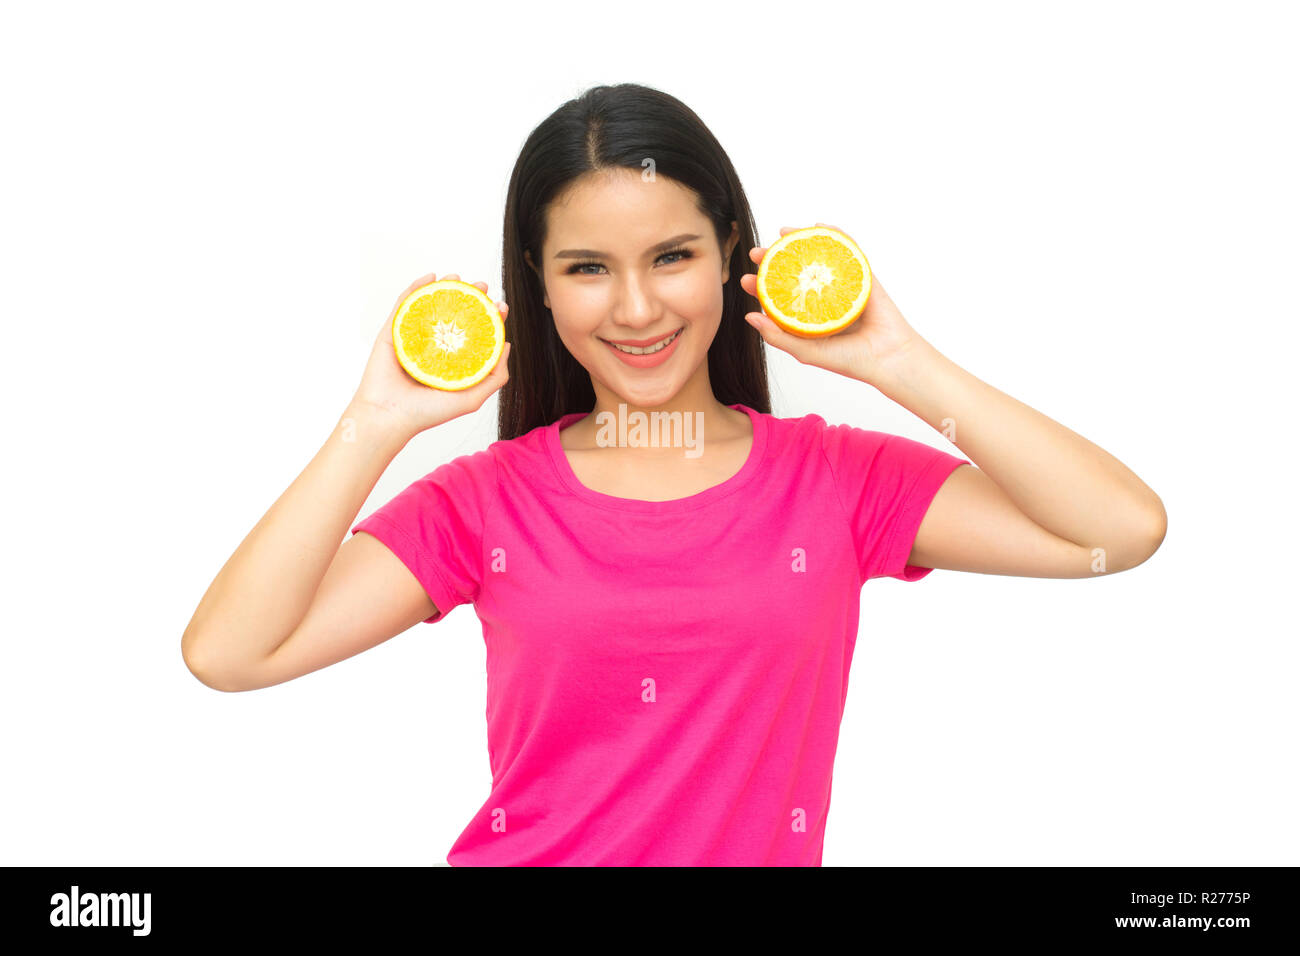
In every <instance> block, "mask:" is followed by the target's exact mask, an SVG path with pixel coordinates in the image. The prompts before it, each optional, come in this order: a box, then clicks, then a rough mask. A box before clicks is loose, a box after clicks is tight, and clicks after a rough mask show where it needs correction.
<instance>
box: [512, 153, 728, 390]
mask: <svg viewBox="0 0 1300 956" xmlns="http://www.w3.org/2000/svg"><path fill="white" fill-rule="evenodd" d="M738 239H739V232H738V230H737V229H736V225H735V223H732V234H731V237H730V239H729V240H728V242H727V244H726V247H725V250H720V249H719V248H718V240H717V237H716V235H715V233H714V230H713V225H712V223H711V222H710V221H709V219H708V217H707V216H705V215H704V214H703V213H701V212H700V211H699V209H698V208H697V207H696V204H695V196H694V194H693V193H692V192H691V191H690V190H689V189H687V188H686V187H684V186H682V185H681V184H679V183H677V182H675V181H673V180H671V179H668V178H667V177H665V176H656V177H655V178H654V179H653V180H649V181H647V180H643V179H642V178H641V174H640V173H639V172H637V171H636V170H631V169H617V170H612V171H605V172H600V173H593V174H590V175H588V176H585V177H583V178H582V179H580V180H579V181H578V182H577V183H575V184H574V185H573V186H572V187H571V188H570V189H569V190H568V191H567V192H566V193H565V194H564V195H563V196H561V197H560V199H559V200H558V201H557V202H555V203H553V204H552V205H551V207H550V209H549V210H548V214H547V230H546V240H545V243H544V244H543V247H542V256H541V261H540V263H534V262H533V261H532V259H531V257H529V264H530V265H532V266H533V267H534V269H537V268H538V266H540V270H539V275H540V276H541V278H542V285H543V289H544V290H545V292H544V301H545V303H546V306H547V308H549V309H550V310H551V314H552V315H553V316H554V317H555V327H556V330H557V332H558V333H559V336H560V339H561V341H563V342H564V344H565V346H566V347H567V348H568V350H569V351H570V352H571V353H572V354H573V357H574V358H575V359H577V360H578V362H579V363H580V364H581V365H582V366H583V368H585V369H586V370H587V371H588V372H590V373H591V378H592V385H593V387H594V388H595V390H596V394H597V406H598V407H609V406H610V405H616V404H617V403H618V402H620V401H622V402H626V403H627V404H629V405H633V406H636V407H639V408H655V407H659V406H662V405H664V404H666V403H667V402H669V401H670V400H671V399H673V398H674V396H677V395H678V394H679V393H681V392H682V391H683V389H685V390H686V394H687V396H689V398H690V400H691V401H694V402H702V401H704V400H705V399H706V397H707V400H708V401H712V400H713V399H712V391H711V389H710V388H709V386H708V361H707V359H708V351H709V345H710V343H712V341H713V336H714V333H715V332H717V330H718V324H719V323H720V322H721V320H722V287H723V284H724V283H725V282H726V281H727V278H728V274H729V273H728V269H727V262H728V261H729V260H730V257H731V252H732V250H733V249H734V248H735V244H736V241H737V240H738ZM724 251H725V255H724ZM664 341H669V344H668V347H667V348H666V349H664V350H663V351H661V352H659V353H657V354H643V355H629V354H626V353H620V352H619V351H618V350H617V349H615V347H614V346H613V345H612V344H610V343H612V342H619V343H624V344H628V345H629V346H641V345H644V346H652V345H656V344H660V343H662V342H664Z"/></svg>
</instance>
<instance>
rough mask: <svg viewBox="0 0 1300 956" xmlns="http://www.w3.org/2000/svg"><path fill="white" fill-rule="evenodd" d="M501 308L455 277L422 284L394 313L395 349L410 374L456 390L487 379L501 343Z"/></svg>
mask: <svg viewBox="0 0 1300 956" xmlns="http://www.w3.org/2000/svg"><path fill="white" fill-rule="evenodd" d="M505 341H506V330H505V324H504V323H503V322H502V321H501V312H500V311H499V310H498V309H497V307H496V306H495V305H494V304H493V303H492V301H491V300H490V299H489V298H488V297H487V296H486V295H484V294H483V292H481V291H480V290H479V289H478V288H476V287H475V286H472V285H470V284H469V283H468V282H461V281H460V280H459V279H439V280H438V281H437V282H430V283H429V284H428V285H423V286H420V288H418V289H416V290H415V291H414V292H412V293H411V294H410V295H408V296H407V297H406V298H405V299H403V300H402V302H401V304H400V305H399V306H398V307H397V311H396V312H395V313H394V315H393V349H394V350H395V351H396V352H397V361H398V362H399V363H400V364H401V366H402V368H404V369H406V372H407V374H408V375H410V376H411V378H413V379H415V380H416V381H417V382H421V383H423V384H425V385H428V386H429V387H430V388H440V389H443V390H444V391H449V392H455V391H460V390H462V389H466V388H469V387H470V386H472V385H477V384H478V383H479V382H481V381H483V379H485V378H487V375H488V373H489V372H491V371H492V369H493V367H494V366H495V365H496V364H497V359H499V358H500V357H501V351H502V349H503V348H504V347H505Z"/></svg>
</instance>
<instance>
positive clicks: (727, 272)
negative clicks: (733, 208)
mask: <svg viewBox="0 0 1300 956" xmlns="http://www.w3.org/2000/svg"><path fill="white" fill-rule="evenodd" d="M739 241H740V228H739V227H738V226H737V225H736V220H734V219H733V220H731V238H730V239H728V240H727V245H726V248H725V251H724V252H723V256H722V284H723V285H726V284H727V280H728V279H730V278H731V254H732V253H733V252H734V251H735V250H736V243H737V242H739Z"/></svg>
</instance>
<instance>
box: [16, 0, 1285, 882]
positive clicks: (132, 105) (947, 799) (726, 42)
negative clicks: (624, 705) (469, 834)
mask: <svg viewBox="0 0 1300 956" xmlns="http://www.w3.org/2000/svg"><path fill="white" fill-rule="evenodd" d="M1298 39H1300V37H1298V36H1297V30H1296V28H1295V27H1294V25H1293V22H1292V20H1291V18H1290V16H1289V15H1288V13H1287V8H1286V6H1285V5H1283V4H1276V5H1270V4H1259V3H1257V4H1242V3H1234V4H1231V5H1229V4H1227V3H1220V4H1198V3H1187V2H1182V3H1167V4H1156V3H1134V2H1131V0H1130V2H1125V3H1095V2H1094V3H1088V4H1073V5H1070V6H1069V8H1068V9H1067V8H1066V6H1065V5H1060V4H1050V5H1049V4H1041V3H1018V4H1007V3H1001V4H965V3H951V4H923V3H908V4H901V3H899V4H888V5H885V4H870V3H862V2H856V3H852V4H848V3H844V4H832V3H816V2H812V3H804V4H800V5H797V6H796V7H791V6H790V5H789V4H759V3H746V4H743V5H737V4H713V5H703V4H686V5H682V4H596V5H592V4H574V5H564V4H531V5H519V6H514V5H511V6H508V7H504V6H503V7H494V6H493V5H490V4H474V5H470V4H465V5H461V6H459V7H452V6H447V5H435V4H418V5H417V4H409V5H393V4H376V3H369V4H365V5H364V6H352V5H349V6H346V7H345V6H341V5H333V4H322V3H312V4H301V5H297V4H295V5H290V4H275V3H266V2H259V3H256V4H240V3H222V4H219V5H218V4H211V5H209V6H207V7H205V8H203V9H202V10H200V9H196V8H193V7H192V6H190V5H176V4H161V3H159V4H153V5H142V4H139V3H119V4H111V5H99V4H95V5H92V4H84V5H80V4H78V5H72V4H45V5H41V6H40V7H39V8H37V7H36V6H35V5H22V6H19V5H16V4H11V5H7V6H6V7H5V12H4V14H3V21H2V22H0V81H2V82H0V89H3V91H4V92H3V93H2V94H0V97H2V98H3V130H4V148H3V150H2V151H0V164H2V165H3V176H0V190H2V195H3V209H2V210H0V230H2V231H3V232H2V242H3V247H2V249H0V253H2V254H3V259H2V261H0V273H2V277H0V283H2V295H3V299H2V303H0V306H2V308H3V319H4V324H3V331H4V338H5V344H4V348H3V350H0V354H2V355H3V363H4V366H3V371H4V375H3V382H4V389H5V403H4V407H5V410H6V416H5V421H6V432H7V437H8V441H7V442H6V443H5V445H6V447H7V451H8V453H7V454H6V456H5V459H6V467H5V468H4V469H3V481H4V501H5V503H6V505H7V507H8V514H7V519H8V522H7V523H8V531H9V533H8V537H7V547H6V549H5V550H6V565H7V566H8V567H7V570H6V574H5V575H4V582H5V585H4V586H5V594H4V605H3V606H4V622H5V624H4V643H3V667H4V674H3V676H4V691H3V694H0V721H2V726H3V731H0V733H2V735H3V736H2V738H0V761H2V762H3V767H4V776H5V785H4V788H3V796H0V800H3V802H4V807H3V811H4V812H3V827H2V829H0V856H2V857H3V862H4V863H6V864H37V865H51V866H52V865H87V866H89V865H153V864H156V865H166V864H182V865H214V864H308V865H315V864H379V865H388V864H401V865H427V864H430V863H433V862H435V861H440V860H442V859H443V857H444V856H445V854H446V852H447V850H448V849H449V848H450V846H451V844H452V843H453V841H454V840H455V839H456V837H457V836H458V834H459V833H460V832H461V830H462V829H463V827H464V826H465V825H466V823H467V822H468V821H469V819H470V817H471V816H472V814H473V813H474V812H475V811H476V810H477V809H478V808H479V806H480V805H481V804H482V802H483V800H484V799H486V796H487V793H488V785H489V782H490V774H489V768H488V759H487V749H486V728H485V723H484V694H485V676H484V647H483V639H482V633H481V627H480V624H479V621H478V618H477V617H476V616H475V614H474V611H473V608H472V607H471V606H468V605H467V606H465V607H462V608H458V609H456V610H455V611H454V612H453V613H452V614H451V615H450V616H449V617H448V618H447V619H446V620H445V621H442V622H439V623H437V624H434V625H425V624H420V625H417V626H416V627H414V628H413V629H411V631H409V632H407V633H405V634H403V635H400V636H399V637H397V638H395V639H393V640H391V641H389V642H387V643H385V644H383V645H380V646H379V647H378V648H375V649H374V650H372V651H369V652H366V653H363V654H360V655H358V656H356V657H354V658H351V659H349V660H347V661H344V662H342V663H340V664H337V665H334V666H332V667H329V668H326V669H324V670H321V671H318V672H316V673H313V674H311V675H308V676H306V677H304V678H301V679H298V680H295V681H291V682H288V683H286V684H282V685H279V686H276V687H273V688H268V689H264V690H261V691H256V692H251V693H242V694H223V693H219V692H216V691H213V690H211V689H209V688H207V687H205V686H204V685H202V684H200V683H199V682H198V681H197V680H196V679H195V678H194V677H193V676H191V675H190V673H189V672H188V671H187V670H186V668H185V665H184V663H183V661H182V659H181V654H180V639H181V634H182V632H183V630H184V628H185V626H186V624H187V623H188V621H189V619H190V616H191V615H192V614H193V612H194V609H195V607H196V606H197V604H198V602H199V599H200V598H201V596H202V595H203V593H204V591H205V590H206V588H207V586H208V584H209V583H210V582H211V580H212V578H213V577H214V575H215V574H216V573H217V571H218V570H219V569H220V568H221V566H222V564H223V563H224V562H225V560H226V559H227V557H228V556H229V555H230V554H231V553H232V552H233V551H234V549H235V548H236V547H237V546H238V545H239V543H240V542H241V541H242V540H243V538H244V536H245V535H246V534H247V533H248V531H249V530H250V529H251V528H252V527H253V525H254V524H255V523H256V522H257V521H258V520H259V519H260V518H261V517H262V515H263V514H264V513H265V512H266V510H267V508H269V507H270V505H271V504H272V502H274V501H275V500H276V498H277V497H278V496H279V495H280V494H281V493H282V492H283V491H284V490H285V488H287V487H288V485H289V484H290V483H291V482H292V480H293V479H294V478H295V477H296V476H297V475H298V473H299V472H300V471H301V470H302V468H303V467H304V466H305V465H306V464H307V462H308V461H309V460H310V459H311V457H312V456H313V455H314V454H315V452H316V451H317V450H318V449H319V448H320V446H321V444H322V443H323V442H324V441H325V440H326V438H327V437H328V436H329V434H330V432H331V430H332V428H333V427H334V425H335V423H336V421H337V419H338V417H339V415H340V414H341V412H342V410H343V408H344V406H345V404H346V402H347V400H348V399H349V398H350V397H351V395H352V393H353V391H354V389H355V387H356V383H357V381H358V379H359V377H360V374H361V371H362V368H363V366H364V363H365V359H366V356H367V354H368V351H369V347H370V344H371V342H372V341H373V338H374V335H375V332H376V331H377V330H378V328H379V326H380V324H381V322H383V321H384V319H385V316H386V315H387V312H388V310H389V308H390V307H391V306H392V303H393V300H394V298H395V297H396V296H397V294H398V293H399V292H400V291H401V290H402V289H403V288H405V287H406V285H407V284H408V283H409V282H410V281H411V280H412V279H414V278H416V277H418V276H420V275H422V274H424V273H427V272H431V271H434V272H437V273H439V274H442V273H445V272H458V273H459V274H460V275H461V277H462V278H464V279H466V280H467V281H473V280H478V279H484V280H487V282H488V283H489V287H490V295H491V296H492V297H493V298H494V299H495V298H499V297H500V295H501V283H500V260H499V256H500V247H501V231H502V213H503V199H504V195H505V188H506V183H507V180H508V176H509V172H510V169H511V167H512V165H513V163H514V161H515V158H516V156H517V154H518V150H519V147H520V146H521V144H522V143H523V140H524V138H525V137H526V136H527V134H528V132H529V131H530V130H531V129H532V128H533V127H534V126H535V125H536V124H537V123H539V122H541V120H542V119H543V118H544V117H545V116H546V115H547V114H548V113H550V112H551V111H552V110H553V109H555V108H556V107H558V106H559V105H560V104H561V103H563V102H564V101H565V100H566V99H568V98H570V97H572V96H574V95H576V94H577V93H579V92H581V91H582V90H583V89H585V88H586V87H588V86H590V85H594V84H597V83H616V82H623V81H632V82H640V83H645V84H648V85H651V86H655V87H657V88H660V89H663V90H665V91H667V92H669V93H672V94H673V95H675V96H678V97H679V98H681V99H682V100H684V101H685V102H686V103H687V104H688V105H689V106H691V107H692V108H693V109H694V110H695V111H696V112H698V113H699V114H700V116H701V117H702V118H703V119H704V121H705V122H706V123H707V124H709V126H710V128H711V129H712V130H713V131H714V133H715V134H716V135H717V136H718V138H719V139H720V141H721V142H722V144H723V146H724V147H725V148H726V149H727V151H728V153H729V155H730V156H731V158H732V161H733V162H734V163H735V166H736V168H737V170H738V172H739V174H740V177H741V179H742V181H743V183H744V186H745V189H746V191H747V193H748V195H749V197H750V200H751V202H752V203H753V206H754V210H755V215H756V217H757V220H758V225H759V230H760V240H761V241H763V242H764V243H766V242H770V241H772V240H773V239H774V238H775V237H776V235H777V231H778V229H779V228H780V227H781V226H783V225H790V226H801V225H810V224H812V223H814V222H817V221H823V222H830V223H833V224H835V225H838V226H840V227H841V228H843V229H845V230H846V231H848V232H849V233H850V234H852V235H853V236H854V238H856V239H857V240H858V242H859V243H860V244H861V245H862V246H863V248H864V250H865V251H866V253H867V256H868V257H869V258H870V260H871V263H872V266H873V268H874V269H875V271H876V273H877V274H878V276H879V277H880V280H881V281H882V282H883V283H884V284H885V286H886V287H887V288H888V290H889V293H890V295H891V296H892V297H893V299H894V301H895V302H896V303H897V304H898V305H899V307H900V308H901V309H902V311H903V313H904V314H905V315H906V316H907V317H908V320H909V321H910V322H911V323H912V325H913V326H914V327H916V328H917V330H918V331H920V332H921V334H922V335H924V336H925V337H926V338H927V339H928V340H929V341H931V342H932V343H933V344H935V345H936V346H937V347H938V348H939V349H940V350H941V351H942V352H944V353H945V354H946V355H948V356H949V357H950V358H952V359H953V360H954V361H956V362H957V363H958V364H959V365H961V366H963V367H964V368H966V369H968V370H970V371H971V372H972V373H974V374H975V375H977V376H978V377H979V378H981V379H982V380H984V381H986V382H988V383H990V384H992V385H994V386H996V387H997V388H999V389H1001V390H1003V391H1005V392H1007V393H1008V394H1010V395H1013V396H1015V397H1016V398H1018V399H1020V400H1022V401H1024V402H1026V403H1028V404H1030V405H1032V406H1033V407H1034V408H1037V409H1039V410H1040V411H1042V412H1044V413H1045V414H1047V415H1049V416H1050V417H1052V418H1053V419H1055V420H1056V421H1058V422H1061V423H1062V424H1064V425H1066V426H1068V427H1070V428H1072V429H1074V430H1075V431H1077V432H1079V433H1080V434H1082V435H1084V436H1085V437H1087V438H1089V439H1090V440H1092V441H1094V442H1096V443H1097V444H1099V445H1101V446H1102V447H1103V448H1105V449H1107V450H1108V451H1110V452H1111V453H1112V454H1114V455H1115V456H1116V457H1118V458H1119V459H1120V460H1121V461H1123V462H1124V463H1125V464H1127V465H1128V466H1129V467H1130V468H1132V469H1133V470H1134V471H1135V472H1136V473H1137V474H1138V475H1139V476H1140V477H1142V478H1143V480H1144V481H1146V482H1147V483H1148V484H1149V485H1150V486H1151V487H1152V488H1154V489H1155V490H1156V492H1157V493H1158V494H1160V496H1161V497H1162V499H1163V500H1164V503H1165V506H1166V509H1167V511H1168V515H1169V531H1168V536H1167V537H1166V539H1165V542H1164V545H1163V547H1162V548H1161V550H1160V551H1159V552H1158V553H1157V554H1156V555H1155V557H1154V558H1152V559H1151V560H1150V561H1148V562H1147V563H1146V564H1144V565H1142V566H1140V567H1139V568H1137V569H1135V570H1132V571H1129V572H1126V573H1122V574H1118V575H1114V576H1110V577H1103V578H1098V579H1091V580H1059V581H1056V580H1040V579H1028V578H1012V577H999V576H991V575H976V574H962V573H957V572H950V571H936V572H934V573H933V574H932V575H931V576H930V577H928V578H927V579H925V580H924V581H922V582H919V583H916V584H905V583H902V582H898V581H889V580H882V581H876V582H872V583H870V584H868V585H867V587H866V588H865V589H864V591H863V622H862V631H861V633H860V635H859V639H858V645H857V650H856V654H855V658H854V662H853V670H852V680H851V686H850V690H849V698H848V706H847V712H846V714H845V717H844V723H843V729H842V734H841V737H840V741H839V751H838V756H837V762H836V767H835V783H834V795H833V799H832V804H831V814H830V822H829V825H828V828H827V833H826V843H825V857H824V863H825V864H826V865H856V864H867V865H874V864H885V865H900V864H901V865H976V864H992V865H1015V864H1049V865H1121V866H1123V865H1139V864H1140V865H1229V864H1232V865H1283V864H1286V865H1294V864H1296V863H1297V862H1300V860H1298V859H1297V849H1298V847H1300V840H1298V839H1297V824H1296V814H1295V807H1296V806H1297V804H1298V803H1300V794H1298V793H1297V770H1296V761H1295V752H1296V726H1297V720H1296V710H1297V705H1296V677H1297V673H1296V664H1297V657H1298V656H1300V655H1298V653H1297V645H1296V628H1295V624H1294V616H1293V610H1292V609H1293V605H1294V594H1295V590H1294V586H1293V584H1292V573H1293V548H1294V538H1295V532H1296V520H1295V518H1296V514H1295V510H1296V508H1295V500H1296V498H1295V492H1294V480H1295V479H1294V472H1293V469H1292V463H1293V462H1294V460H1295V453H1294V450H1292V451H1288V449H1294V434H1293V433H1292V431H1291V421H1292V419H1293V417H1294V413H1295V381H1296V375H1295V371H1294V367H1295V361H1296V346H1297V336H1296V332H1295V329H1296V322H1297V319H1298V318H1300V314H1298V312H1300V309H1298V308H1297V294H1296V286H1295V282H1296V278H1297V261H1298V258H1297V257H1298V254H1300V243H1298V241H1297V226H1296V223H1297V221H1300V201H1298V197H1297V192H1298V189H1297V170H1298V169H1300V150H1297V133H1296V130H1297V125H1296V112H1295V110H1296V92H1297V88H1298V87H1297V84H1298V81H1300V70H1298V69H1297V67H1296V65H1295V64H1296V60H1295V57H1294V56H1293V54H1294V50H1295V48H1296V46H1297V40H1298ZM769 357H770V367H771V372H772V376H773V402H774V408H773V413H774V414H776V415H779V416H797V415H803V414H805V413H808V412H813V411H815V412H817V413H819V414H821V415H822V416H823V417H825V418H826V419H827V420H828V421H829V422H831V423H836V422H848V423H851V424H854V425H858V426H860V427H866V428H877V429H881V430H886V431H892V432H896V433H898V434H904V435H907V436H909V437H912V438H916V439H918V440H922V441H928V442H930V443H931V444H933V445H935V446H936V447H939V448H944V449H945V450H949V451H953V452H954V453H958V454H960V452H959V451H957V449H955V447H954V446H952V445H950V444H948V443H947V442H946V441H945V439H944V438H943V436H942V435H940V434H939V433H938V432H935V431H934V430H932V429H931V428H930V427H929V426H928V425H926V424H925V423H924V422H922V421H921V420H919V419H917V418H915V417H914V416H912V415H911V414H910V413H909V412H908V411H907V410H906V409H904V408H902V407H900V406H898V405H896V404H894V403H893V402H891V401H889V400H888V399H886V398H884V397H883V396H882V395H880V394H879V393H877V392H875V391H874V390H873V389H871V388H870V387H868V386H866V385H863V384H861V383H858V382H855V381H851V380H848V379H845V378H841V377H839V376H836V375H834V374H833V373H830V372H825V371H823V370H820V369H816V368H812V367H805V366H801V365H799V364H798V363H797V362H795V361H794V360H793V359H791V358H790V357H789V356H787V355H785V354H784V353H780V352H776V351H773V350H771V349H769ZM495 410H496V404H495V399H493V400H492V401H490V402H489V404H488V405H486V406H484V408H483V409H481V410H480V411H479V413H477V415H475V416H470V417H467V418H462V419H458V420H456V421H454V422H451V423H448V424H447V425H445V426H442V427H440V428H438V429H436V431H433V432H426V433H424V434H423V435H421V436H419V437H418V438H416V439H415V440H413V441H412V442H411V443H410V444H409V445H408V446H407V447H406V449H405V450H404V451H403V452H402V453H401V455H400V456H399V457H398V458H397V459H396V461H395V462H394V463H393V465H392V466H391V467H390V468H389V470H388V471H387V472H386V473H385V474H384V476H383V478H382V479H381V480H380V482H379V483H378V485H377V486H376V488H375V490H374V493H373V495H372V496H371V498H370V500H369V501H368V502H367V504H366V507H365V508H364V509H363V512H362V513H363V514H368V513H369V512H370V511H372V510H374V509H375V508H377V507H378V506H379V505H381V504H382V503H383V502H385V501H387V500H388V499H389V498H391V497H392V496H393V495H395V494H397V493H398V492H399V491H400V490H401V489H403V488H404V487H405V486H406V485H407V484H408V483H409V482H411V481H413V480H415V479H416V478H418V477H420V476H421V475H423V474H426V473H427V472H429V471H431V470H433V468H435V467H436V466H437V465H438V464H440V463H441V462H443V461H446V460H448V459H449V458H452V457H455V456H457V455H460V454H465V453H467V452H469V451H473V450H476V449H478V448H483V447H486V445H487V444H488V443H489V442H491V441H493V440H495V438H496V430H495V414H496V412H495ZM977 464H978V462H977Z"/></svg>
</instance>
